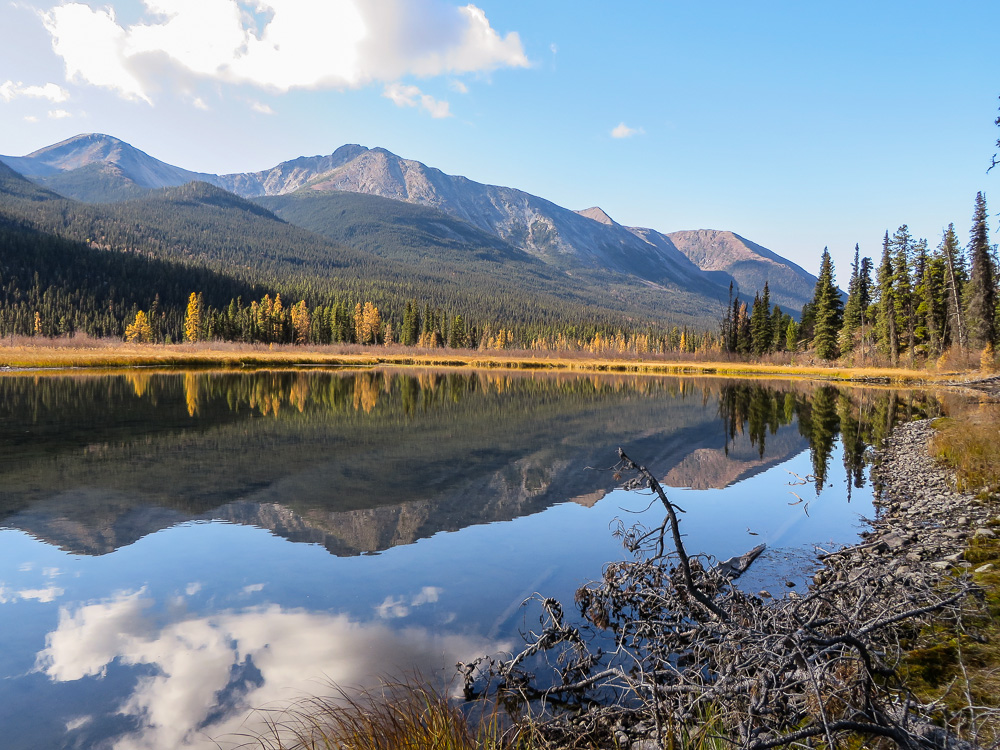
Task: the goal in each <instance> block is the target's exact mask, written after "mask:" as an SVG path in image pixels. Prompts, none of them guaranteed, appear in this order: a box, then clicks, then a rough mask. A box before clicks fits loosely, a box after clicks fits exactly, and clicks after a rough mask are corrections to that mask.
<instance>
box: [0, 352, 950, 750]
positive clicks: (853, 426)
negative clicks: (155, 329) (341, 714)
mask: <svg viewBox="0 0 1000 750" xmlns="http://www.w3.org/2000/svg"><path fill="white" fill-rule="evenodd" d="M937 408H938V407H937V405H936V404H935V403H934V402H933V401H932V400H930V399H929V398H928V397H926V396H922V395H920V394H912V393H901V392H895V391H888V390H862V389H838V388H834V387H830V386H822V387H815V386H812V385H808V384H803V383H796V384H792V383H785V382H780V381H739V380H722V379H697V378H628V377H617V378H616V377H607V378H602V377H568V376H567V377H563V376H551V375H534V376H532V375H500V374H493V373H489V374H487V373H482V374H476V373H471V374H470V373H460V374H456V373H442V372H433V371H426V372H419V371H413V370H408V371H405V372H403V371H395V372H394V371H363V372H359V371H349V372H330V371H322V372H320V371H302V372H299V371H295V372H266V373H245V374H198V373H186V374H185V373H181V374H174V373H171V374H152V373H146V372H135V373H132V374H128V375H108V376H100V375H84V376H76V377H61V376H59V377H57V376H39V377H12V376H8V377H3V378H0V446H2V451H0V634H2V636H3V648H2V649H0V729H2V731H3V740H2V744H3V747H5V748H9V749H11V750H18V749H20V748H40V747H44V748H106V747H107V748H149V749H151V750H167V749H170V750H172V749H173V748H188V747H197V748H209V747H216V745H215V744H214V742H213V741H214V740H218V741H220V742H221V744H222V745H223V746H226V744H227V742H229V741H231V740H233V739H234V737H233V735H234V734H235V733H239V732H242V731H246V730H247V729H248V728H252V727H253V722H254V719H253V717H251V718H250V719H248V718H247V717H248V714H249V712H250V709H252V708H254V707H262V706H272V707H273V706H277V705H281V703H282V702H283V701H287V700H289V699H292V698H295V697H298V696H301V695H303V694H306V693H314V692H322V691H323V689H324V684H325V683H326V682H328V681H333V682H336V683H338V684H341V685H347V686H355V685H365V684H369V685H370V684H373V683H374V682H375V681H376V680H377V678H378V677H379V676H380V675H381V676H385V675H391V674H399V673H401V672H404V671H405V672H410V673H412V672H413V671H415V670H416V671H419V672H420V673H422V674H423V675H424V676H427V677H433V678H435V679H439V680H440V681H441V682H442V684H443V683H447V682H448V681H449V680H450V679H451V678H452V676H453V675H454V664H455V663H456V662H457V661H459V660H467V659H471V658H474V657H476V656H478V655H480V654H484V653H492V652H496V651H502V650H505V649H508V648H511V647H513V646H514V645H516V644H517V643H519V642H520V641H519V631H520V630H523V629H524V628H525V627H526V625H530V622H531V619H532V618H533V617H534V615H533V614H532V612H530V611H527V612H526V611H525V610H524V609H523V608H522V607H521V603H522V602H523V601H524V599H525V598H526V597H529V596H530V595H531V594H532V593H534V592H540V593H544V594H546V595H555V596H558V597H560V598H563V599H564V601H567V602H569V601H571V600H572V594H573V591H574V590H575V589H576V587H578V586H579V585H580V584H582V583H583V582H584V581H586V580H587V579H590V578H594V577H597V576H599V575H600V572H601V567H602V564H603V563H605V562H608V561H610V560H613V559H617V558H619V557H620V556H621V550H620V548H619V546H618V544H617V542H616V540H615V539H614V538H613V537H612V535H611V533H610V530H609V528H610V527H611V526H612V525H613V524H614V523H615V519H617V518H624V519H626V521H627V523H632V522H635V521H640V520H646V521H649V522H659V520H660V515H661V514H660V513H658V511H657V509H656V507H655V506H654V507H652V508H650V509H648V510H645V509H647V507H648V506H649V505H650V498H649V497H647V496H643V495H639V494H634V493H624V492H621V491H618V490H615V481H614V478H613V476H612V473H611V472H610V471H607V470H606V469H607V468H608V467H610V466H611V465H612V464H613V463H614V461H615V458H616V456H615V449H616V448H617V447H618V446H622V447H624V448H625V450H626V451H627V452H628V453H629V454H630V455H631V456H632V457H633V458H634V459H636V460H638V461H640V462H642V463H645V464H646V465H647V466H649V467H650V468H651V469H652V470H653V471H654V472H655V473H656V474H657V475H658V476H660V477H662V478H664V483H665V484H666V485H667V486H668V487H670V488H674V489H671V490H670V494H671V496H672V498H673V499H674V500H675V501H676V502H677V503H678V504H680V505H681V506H682V507H683V508H685V509H686V511H687V513H686V514H685V515H684V517H683V521H682V530H683V531H684V533H685V534H686V535H687V537H686V539H687V545H688V549H689V551H692V552H703V553H708V554H711V555H715V556H717V557H719V558H725V557H729V556H731V555H734V554H739V553H742V552H745V551H746V550H747V549H749V548H750V547H753V546H754V545H756V544H757V543H759V542H761V541H764V542H766V543H767V544H768V547H769V549H768V552H767V553H766V554H765V556H764V557H763V558H762V559H761V560H760V561H759V562H758V564H757V565H755V567H754V568H753V569H752V573H751V574H750V575H748V577H747V579H748V580H747V582H746V583H745V584H744V585H747V586H754V587H776V590H777V589H780V590H784V583H785V581H786V580H792V581H795V582H798V583H799V584H801V583H802V582H804V578H805V576H806V575H807V574H808V566H809V564H810V560H812V559H813V557H814V548H815V545H820V546H822V547H824V548H829V547H830V546H832V545H837V544H843V543H847V542H850V541H852V540H853V539H854V538H855V536H856V534H857V532H858V531H859V529H860V523H859V516H866V515H870V514H871V513H872V505H871V490H870V489H869V487H868V485H867V482H866V476H867V469H866V466H865V447H866V445H868V444H870V443H871V442H872V441H873V440H877V439H878V438H880V437H881V436H883V435H884V434H886V432H887V431H888V429H890V428H891V426H892V424H893V422H894V421H895V420H899V419H907V418H910V417H915V416H922V415H923V414H924V413H936V411H937Z"/></svg>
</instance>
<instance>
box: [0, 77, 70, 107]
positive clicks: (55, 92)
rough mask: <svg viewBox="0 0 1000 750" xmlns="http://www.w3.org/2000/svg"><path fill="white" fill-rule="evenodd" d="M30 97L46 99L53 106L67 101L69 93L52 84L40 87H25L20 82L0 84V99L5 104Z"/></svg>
mask: <svg viewBox="0 0 1000 750" xmlns="http://www.w3.org/2000/svg"><path fill="white" fill-rule="evenodd" d="M23 96H27V97H32V98H35V99H48V100H49V101H50V102H52V103H53V104H60V103H62V102H64V101H66V100H67V99H69V92H68V91H67V90H66V89H64V88H63V87H62V86H57V85H56V84H54V83H46V84H43V85H42V86H25V85H24V84H23V83H21V82H20V81H17V82H16V83H15V82H14V81H5V82H4V83H0V99H3V100H4V101H5V102H10V101H13V100H14V99H17V98H19V97H23Z"/></svg>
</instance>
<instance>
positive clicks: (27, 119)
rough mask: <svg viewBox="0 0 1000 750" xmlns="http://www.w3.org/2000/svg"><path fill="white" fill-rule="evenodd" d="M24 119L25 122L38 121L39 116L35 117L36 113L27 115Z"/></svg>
mask: <svg viewBox="0 0 1000 750" xmlns="http://www.w3.org/2000/svg"><path fill="white" fill-rule="evenodd" d="M24 121H25V122H38V118H37V117H35V116H34V115H25V117H24Z"/></svg>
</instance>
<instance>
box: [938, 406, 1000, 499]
mask: <svg viewBox="0 0 1000 750" xmlns="http://www.w3.org/2000/svg"><path fill="white" fill-rule="evenodd" d="M934 426H935V427H936V428H937V433H936V434H935V436H934V438H933V440H932V442H931V450H932V451H933V452H934V455H936V456H937V457H938V458H940V459H942V460H943V461H945V463H947V464H948V465H949V466H950V467H952V469H954V471H955V480H956V483H957V485H958V489H959V490H962V491H966V490H969V491H975V490H978V491H980V492H981V493H983V494H984V495H997V494H1000V404H998V403H996V402H995V401H984V402H983V403H980V404H968V405H966V406H965V407H964V408H962V407H959V409H958V410H953V411H952V416H951V417H950V418H947V419H939V420H937V421H936V422H935V423H934Z"/></svg>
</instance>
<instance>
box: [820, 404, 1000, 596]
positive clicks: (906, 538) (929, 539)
mask: <svg viewBox="0 0 1000 750" xmlns="http://www.w3.org/2000/svg"><path fill="white" fill-rule="evenodd" d="M933 434H934V429H933V428H932V427H931V420H929V419H925V420H921V421H918V422H909V423H906V424H902V425H899V426H897V427H896V428H895V429H894V430H893V432H892V435H891V436H890V437H889V438H888V440H886V443H885V445H884V446H883V447H882V449H881V450H879V452H878V461H877V465H876V467H875V468H874V469H873V470H872V482H873V484H874V485H875V488H876V498H875V507H876V511H877V515H876V517H875V518H874V519H871V521H870V528H869V530H867V531H865V532H864V533H863V534H862V538H863V539H864V541H863V542H862V543H861V544H858V545H855V546H853V547H847V548H845V549H843V550H839V551H837V552H834V553H832V554H829V555H825V556H824V562H825V567H824V568H823V569H821V570H820V571H819V572H818V573H817V574H816V582H817V583H818V584H819V583H822V582H823V581H824V580H828V579H829V578H830V577H831V576H832V577H834V578H837V577H842V576H843V575H844V574H845V572H846V571H854V573H852V575H854V574H856V571H858V570H859V569H861V568H863V567H870V566H872V564H873V563H874V562H878V563H880V564H881V565H884V566H887V567H888V568H889V570H891V571H893V573H894V574H895V577H896V578H897V579H900V580H901V581H903V582H905V581H907V580H914V579H915V578H918V577H919V578H921V579H928V578H934V577H939V576H941V575H944V574H946V573H947V572H948V571H949V570H951V569H952V568H971V567H972V565H971V563H968V562H966V561H965V560H964V559H963V553H964V550H965V549H966V547H967V546H968V544H969V543H970V541H972V540H973V539H977V538H980V539H982V538H992V537H994V536H995V535H996V532H995V531H994V528H993V525H994V524H995V523H996V522H997V521H1000V519H998V518H997V516H996V515H995V514H994V512H993V511H992V510H991V508H990V507H989V506H988V505H987V504H985V503H983V502H981V501H979V500H978V499H977V498H976V496H975V495H974V494H973V493H968V492H958V491H956V489H955V480H954V476H953V475H952V473H951V472H950V471H949V470H948V469H947V468H946V467H944V466H942V465H941V464H939V463H938V462H937V461H935V460H934V459H933V458H932V457H931V456H930V455H929V451H928V443H929V441H930V439H931V437H932V436H933ZM990 567H992V566H989V565H987V566H983V567H981V568H977V569H976V572H983V571H984V570H988V569H989V568H990Z"/></svg>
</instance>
